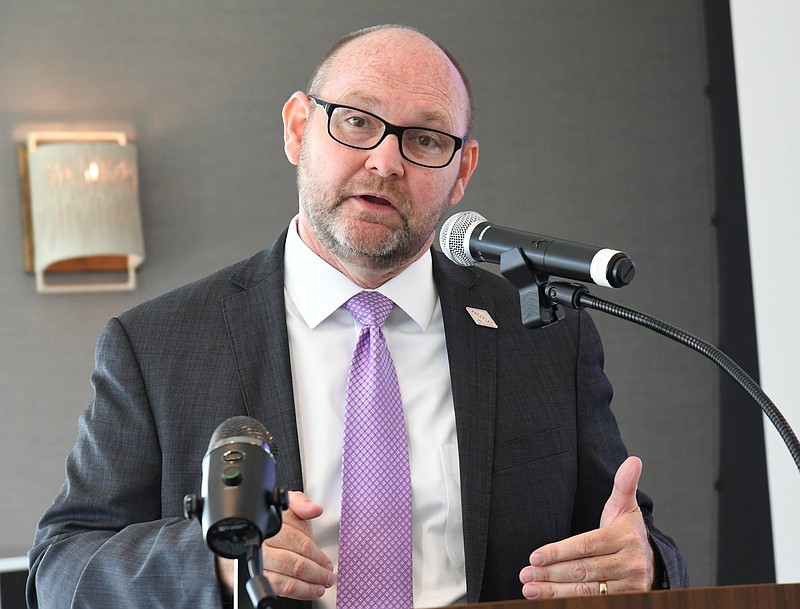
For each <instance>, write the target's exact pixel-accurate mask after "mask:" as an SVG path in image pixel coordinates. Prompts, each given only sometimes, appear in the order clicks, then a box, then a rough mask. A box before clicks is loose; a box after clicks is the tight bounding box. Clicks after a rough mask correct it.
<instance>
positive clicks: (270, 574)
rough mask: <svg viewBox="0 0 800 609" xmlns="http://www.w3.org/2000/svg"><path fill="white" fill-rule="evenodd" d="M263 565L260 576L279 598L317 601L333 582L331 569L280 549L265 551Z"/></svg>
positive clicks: (334, 579)
mask: <svg viewBox="0 0 800 609" xmlns="http://www.w3.org/2000/svg"><path fill="white" fill-rule="evenodd" d="M263 561H264V573H265V574H266V576H267V578H268V579H269V581H270V584H272V587H273V588H274V589H275V592H276V593H277V594H278V595H279V596H284V597H288V598H294V599H298V600H313V599H317V598H320V597H321V596H322V595H323V594H324V593H325V590H326V589H327V588H330V587H331V586H332V585H333V583H334V582H335V581H336V576H335V575H334V573H333V571H332V570H331V569H328V568H325V567H323V566H321V565H320V564H319V563H318V562H316V561H314V560H311V559H309V558H306V557H304V556H301V555H299V554H297V553H296V552H292V551H290V550H286V549H283V548H269V549H268V550H265V551H264V553H263Z"/></svg>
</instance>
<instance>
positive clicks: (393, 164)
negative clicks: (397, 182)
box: [365, 135, 405, 178]
mask: <svg viewBox="0 0 800 609" xmlns="http://www.w3.org/2000/svg"><path fill="white" fill-rule="evenodd" d="M367 153H368V155H367V160H366V164H365V166H366V168H367V170H368V171H374V172H376V173H377V174H378V175H380V176H381V177H384V178H388V177H390V176H395V177H402V176H403V175H404V174H405V166H404V164H403V155H402V154H400V141H399V140H398V139H397V136H396V135H387V136H386V138H384V140H383V141H382V142H381V143H380V144H378V146H376V147H375V148H373V149H372V150H367Z"/></svg>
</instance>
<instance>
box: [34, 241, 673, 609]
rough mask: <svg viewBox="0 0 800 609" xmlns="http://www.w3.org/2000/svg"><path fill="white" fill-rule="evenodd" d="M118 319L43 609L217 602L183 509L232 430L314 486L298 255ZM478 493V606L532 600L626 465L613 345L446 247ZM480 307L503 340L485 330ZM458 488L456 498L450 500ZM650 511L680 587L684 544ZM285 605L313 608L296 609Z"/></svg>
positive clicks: (474, 517)
mask: <svg viewBox="0 0 800 609" xmlns="http://www.w3.org/2000/svg"><path fill="white" fill-rule="evenodd" d="M284 238H285V235H284V237H282V238H281V239H279V240H278V241H277V242H276V243H275V244H274V245H273V246H272V247H271V248H269V249H268V250H265V251H264V252H261V253H259V254H257V255H256V256H254V257H253V258H251V259H249V260H246V261H243V262H241V263H239V264H236V265H233V266H232V267H229V268H227V269H223V270H222V271H219V272H217V273H215V274H213V275H211V276H209V277H207V278H205V279H201V280H200V281H197V282H195V283H193V284H190V285H188V286H185V287H182V288H180V289H177V290H174V291H172V292H170V293H168V294H165V295H163V296H161V297H159V298H156V299H155V300H152V301H150V302H147V303H144V304H142V305H140V306H138V307H136V308H134V309H132V310H131V311H128V312H126V313H124V314H123V315H121V316H120V317H119V318H115V319H113V320H111V321H110V322H109V324H108V325H107V326H106V328H105V329H104V331H103V333H102V334H101V336H100V338H99V341H98V346H97V356H96V363H95V371H94V373H93V375H92V383H93V385H94V388H95V395H94V398H93V400H92V401H91V403H90V405H89V407H88V409H87V410H86V411H85V412H84V414H83V415H82V416H81V420H80V425H79V437H78V440H77V443H76V445H75V448H74V449H73V450H72V452H71V454H70V456H69V458H68V461H67V479H66V482H65V484H64V487H63V488H62V491H61V493H60V494H59V496H58V497H57V498H56V500H55V502H54V504H53V506H52V507H51V508H50V509H49V510H48V511H47V513H46V514H45V515H44V516H43V518H42V520H41V522H40V525H39V528H38V530H37V534H36V540H35V545H34V547H33V549H32V550H31V552H30V562H31V573H30V577H29V580H28V602H29V606H30V607H32V608H36V607H40V608H42V609H44V608H49V607H57V608H59V609H63V608H64V607H70V606H73V607H84V608H85V607H149V608H155V607H164V608H170V609H176V608H178V607H187V608H189V607H193V608H194V607H215V606H220V605H221V604H222V601H221V595H220V590H219V586H218V585H217V583H216V575H215V570H214V561H213V556H212V554H211V552H210V551H209V550H208V549H207V547H206V546H205V545H204V543H203V540H202V533H201V530H200V526H199V523H198V522H197V520H192V521H188V520H185V519H184V518H183V517H182V499H183V496H184V495H185V494H187V493H192V492H199V490H200V481H201V468H200V464H201V460H202V457H203V454H204V453H205V451H206V449H207V446H208V440H209V438H210V437H211V434H212V432H213V430H214V429H215V428H216V427H217V425H218V424H219V423H221V422H222V421H224V420H225V419H227V418H229V417H232V416H235V415H247V416H251V417H254V418H256V419H258V420H260V421H262V422H263V423H264V425H265V426H266V427H267V428H268V429H269V430H270V431H271V432H272V434H273V435H274V437H275V438H276V443H277V447H278V457H277V478H278V483H279V484H281V485H283V486H285V487H287V488H289V489H302V488H303V477H302V471H301V466H300V453H299V448H298V439H297V429H296V423H295V412H294V400H293V391H292V380H291V370H290V364H289V355H288V338H287V330H286V322H285V313H284V300H283V243H284ZM434 276H435V281H436V285H437V288H438V291H439V296H440V299H441V306H442V312H443V315H444V324H445V331H446V337H447V351H448V355H449V359H450V368H451V376H452V387H453V397H454V403H455V414H456V427H457V435H458V446H459V461H460V469H461V481H462V504H463V526H464V544H465V553H466V565H465V568H466V578H467V590H468V600H469V601H470V602H476V601H479V600H502V599H512V598H520V597H521V586H520V583H519V581H518V579H517V577H518V573H519V570H520V569H521V568H522V567H523V566H525V565H526V564H527V561H528V555H529V554H530V552H531V551H532V550H533V549H535V548H536V547H538V546H540V545H542V544H544V543H547V542H550V541H554V540H558V539H562V538H565V537H568V536H570V535H573V534H575V533H578V532H581V531H585V530H588V529H592V528H595V527H597V525H598V522H599V517H600V513H601V511H602V507H603V504H604V502H605V500H606V499H607V497H608V495H609V493H610V491H611V488H612V482H613V476H614V472H615V471H616V468H617V466H618V465H619V464H620V463H621V462H622V461H623V460H624V458H625V457H626V451H625V447H624V445H623V443H622V440H621V438H620V436H619V431H618V429H617V425H616V422H615V420H614V417H613V415H612V413H611V410H610V408H609V402H610V399H611V387H610V385H609V383H608V381H607V379H606V377H605V375H604V374H603V372H602V363H603V362H602V348H601V345H600V341H599V338H598V336H597V333H596V331H595V329H594V326H593V324H592V323H591V320H590V319H589V317H588V315H586V314H585V313H580V314H579V313H574V312H568V314H567V316H566V318H565V319H564V320H563V321H561V322H559V323H558V324H555V325H553V326H549V327H547V328H544V329H541V330H534V331H531V330H526V329H524V328H523V327H522V325H521V323H520V312H519V300H518V295H517V292H516V290H515V289H514V288H513V287H511V286H510V284H508V283H507V282H506V281H505V280H504V279H502V278H499V277H497V276H495V275H492V274H490V273H487V272H486V271H483V270H481V269H477V268H462V267H457V266H455V265H453V264H451V263H450V262H449V261H447V260H446V259H445V258H444V257H443V256H441V255H440V254H438V253H437V252H434ZM466 306H472V307H477V308H480V309H485V310H487V311H489V312H490V314H491V316H492V317H493V318H494V320H495V321H496V322H497V324H498V326H499V328H497V329H491V328H485V327H480V326H477V325H476V324H475V323H473V321H472V320H471V318H470V317H469V316H468V314H467V313H466V311H465V307H466ZM443 492H444V491H443ZM640 505H641V506H642V510H643V512H644V515H645V520H646V522H647V524H648V527H649V529H650V534H651V539H652V540H653V543H654V546H655V548H656V553H657V555H658V561H659V564H660V565H661V566H662V567H663V570H664V577H665V581H667V582H668V583H669V584H670V585H672V586H682V585H685V584H686V570H685V566H684V563H683V560H682V558H681V557H680V555H679V553H678V552H677V550H676V549H675V546H674V544H673V543H672V541H671V540H670V539H669V538H668V537H665V536H664V535H662V534H661V533H660V532H659V531H658V530H656V529H655V528H654V527H653V523H652V516H651V508H652V506H651V503H650V500H649V499H648V498H647V497H646V496H644V495H640ZM282 606H283V607H286V608H289V607H295V606H297V607H299V606H303V604H302V603H297V602H294V601H286V602H284V603H283V604H282Z"/></svg>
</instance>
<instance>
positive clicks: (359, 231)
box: [283, 26, 478, 287]
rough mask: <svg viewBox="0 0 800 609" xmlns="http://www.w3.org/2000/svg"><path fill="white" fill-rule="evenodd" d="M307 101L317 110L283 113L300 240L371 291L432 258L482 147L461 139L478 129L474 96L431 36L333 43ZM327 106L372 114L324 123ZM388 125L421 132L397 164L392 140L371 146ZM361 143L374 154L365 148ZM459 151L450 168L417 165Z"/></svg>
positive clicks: (337, 115) (410, 138)
mask: <svg viewBox="0 0 800 609" xmlns="http://www.w3.org/2000/svg"><path fill="white" fill-rule="evenodd" d="M309 94H310V95H312V96H313V97H315V98H317V99H318V100H320V102H319V103H317V102H314V101H312V100H311V99H310V98H309V97H308V96H306V95H305V94H304V93H295V94H294V95H293V96H292V97H291V98H290V99H289V101H288V102H287V103H286V106H285V107H284V112H283V118H284V139H285V142H286V145H285V148H286V155H287V157H288V158H289V160H290V161H291V162H292V163H294V164H296V165H298V178H297V180H298V189H299V194H300V221H299V222H300V224H299V230H300V236H301V237H302V238H303V240H304V241H305V242H306V243H307V244H308V245H309V246H310V247H311V248H312V249H313V250H314V251H316V252H317V254H318V255H320V256H321V257H323V258H324V259H325V260H327V261H328V262H329V263H330V264H332V265H333V266H335V267H336V268H338V269H339V270H341V271H342V272H344V273H345V274H347V275H349V276H350V277H351V278H353V279H354V280H356V282H357V283H359V284H360V285H363V286H365V287H376V286H377V285H380V283H383V282H384V281H386V280H387V279H389V278H390V277H392V276H394V275H395V274H397V273H399V272H400V271H402V270H403V269H404V268H406V267H407V266H408V265H409V264H411V262H413V261H414V260H416V259H417V258H419V256H421V255H422V253H423V252H424V251H425V250H426V249H427V248H429V247H430V244H431V242H432V240H433V238H434V231H435V228H436V225H437V224H438V223H439V221H440V220H441V218H442V216H443V215H444V213H445V212H446V211H447V209H448V208H449V207H450V206H452V205H455V204H456V203H457V202H458V201H459V200H460V199H461V197H462V196H463V194H464V189H465V188H466V185H467V182H468V181H469V178H470V176H471V175H472V172H473V171H474V169H475V165H476V164H477V159H478V146H477V142H475V141H473V140H468V141H464V140H462V138H466V136H467V135H468V133H469V129H470V126H471V121H472V100H471V96H470V92H469V85H468V83H467V81H466V79H465V78H464V77H463V75H462V74H461V72H460V69H459V68H458V67H457V66H456V64H455V62H454V61H453V60H452V59H451V58H450V56H449V55H448V54H447V53H446V52H445V51H444V50H443V49H442V48H441V47H440V46H439V45H437V44H436V43H434V42H433V41H431V40H430V39H429V38H427V37H426V36H424V35H422V34H421V33H419V32H417V31H415V30H412V29H410V28H405V27H401V26H380V27H377V28H370V29H368V30H362V31H360V32H356V33H354V34H351V35H350V36H348V37H346V38H345V39H343V40H342V41H340V42H339V43H337V44H336V45H335V46H334V47H333V48H332V50H331V51H330V52H329V53H328V54H327V55H326V56H325V58H324V59H323V61H322V63H321V64H320V66H319V67H318V69H317V70H316V72H315V74H314V77H313V78H312V81H311V84H310V85H309ZM323 102H327V103H329V104H337V105H343V106H348V107H351V108H355V109H358V110H363V111H366V112H367V113H368V114H363V113H357V112H355V111H353V110H350V109H348V108H340V109H338V110H335V111H334V110H333V107H332V106H328V108H327V110H328V111H327V112H326V108H325V107H323V105H322V104H323ZM329 114H330V120H331V121H333V122H332V123H331V129H332V130H331V133H329V130H328V129H329ZM381 121H385V122H388V123H390V124H391V125H396V126H399V127H420V128H424V129H425V130H424V131H421V132H414V131H408V130H407V131H405V132H404V134H403V135H402V136H401V139H402V140H403V142H402V146H403V152H402V153H401V148H400V146H401V144H400V141H399V140H398V135H397V134H390V135H387V136H386V137H385V138H384V139H383V140H379V138H378V137H375V138H369V137H368V136H364V134H365V133H367V132H369V130H371V129H373V130H376V131H375V133H380V132H381V130H382V129H384V123H383V122H381ZM341 130H345V131H344V133H345V135H342V133H343V132H342V131H341ZM439 132H441V134H439ZM445 134H450V135H451V136H455V137H449V136H448V135H445ZM334 136H336V137H337V139H338V140H339V141H337V140H335V139H334ZM362 137H366V140H365V141H366V144H367V145H370V146H374V147H372V148H371V149H361V148H364V147H365V146H364V145H361V144H362V140H361V139H359V138H362ZM343 140H344V141H345V143H342V141H343ZM376 141H378V143H377V144H376ZM354 142H355V145H359V146H360V148H355V147H353V145H354ZM462 142H463V143H462ZM345 144H347V145H345ZM453 144H455V146H454V147H457V146H458V145H460V146H461V147H460V149H458V150H456V151H455V153H454V154H453V158H452V160H451V161H450V162H449V163H448V164H447V165H446V166H444V167H438V168H431V167H424V166H421V165H420V164H417V163H420V162H421V163H422V164H432V163H431V162H428V159H427V157H426V155H427V154H433V155H434V156H436V155H435V150H436V147H437V146H440V145H453ZM432 151H434V152H432ZM439 156H441V155H439ZM410 159H411V160H410ZM445 161H446V159H445ZM442 162H444V161H442ZM433 164H436V163H433ZM439 164H440V163H439Z"/></svg>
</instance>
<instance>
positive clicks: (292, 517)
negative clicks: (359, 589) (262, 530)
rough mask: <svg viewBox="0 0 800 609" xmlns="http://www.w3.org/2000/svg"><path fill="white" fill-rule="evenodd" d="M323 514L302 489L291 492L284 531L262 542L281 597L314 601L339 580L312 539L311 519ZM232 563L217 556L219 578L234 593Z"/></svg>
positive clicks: (267, 571)
mask: <svg viewBox="0 0 800 609" xmlns="http://www.w3.org/2000/svg"><path fill="white" fill-rule="evenodd" d="M320 514H322V506H320V505H318V504H316V503H314V502H312V501H311V500H310V499H309V498H308V497H306V496H305V494H303V493H301V492H300V491H290V492H289V509H288V510H285V511H284V512H283V524H282V525H281V530H280V531H278V534H277V535H275V536H273V537H270V538H269V539H265V540H264V542H263V543H262V544H261V554H262V557H263V562H264V575H266V576H267V579H268V580H269V583H270V585H271V586H272V588H273V590H274V591H275V594H277V595H278V596H283V597H287V598H294V599H298V600H315V599H318V598H320V597H321V596H322V595H323V594H324V593H325V589H326V588H330V587H331V586H332V585H333V582H334V581H336V576H335V575H334V574H333V563H332V562H331V560H330V559H329V558H328V557H327V556H325V554H324V553H323V552H322V550H320V549H319V547H317V544H315V543H314V540H313V539H312V538H311V530H310V526H309V523H308V521H309V520H312V519H313V518H316V517H317V516H319V515H320ZM233 563H234V561H233V560H229V559H226V558H220V557H217V572H218V574H219V579H220V582H221V584H222V586H223V589H225V590H226V591H227V592H228V594H233V585H234V582H233Z"/></svg>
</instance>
